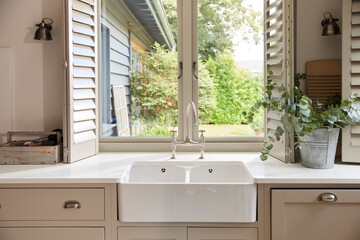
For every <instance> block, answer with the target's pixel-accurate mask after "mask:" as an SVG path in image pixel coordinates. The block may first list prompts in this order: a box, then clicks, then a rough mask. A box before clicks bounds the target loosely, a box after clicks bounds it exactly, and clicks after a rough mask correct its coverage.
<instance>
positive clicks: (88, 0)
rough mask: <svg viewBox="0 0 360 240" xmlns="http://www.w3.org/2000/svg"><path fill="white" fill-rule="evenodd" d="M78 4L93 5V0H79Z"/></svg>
mask: <svg viewBox="0 0 360 240" xmlns="http://www.w3.org/2000/svg"><path fill="white" fill-rule="evenodd" d="M80 2H84V3H87V4H89V5H94V0H80Z"/></svg>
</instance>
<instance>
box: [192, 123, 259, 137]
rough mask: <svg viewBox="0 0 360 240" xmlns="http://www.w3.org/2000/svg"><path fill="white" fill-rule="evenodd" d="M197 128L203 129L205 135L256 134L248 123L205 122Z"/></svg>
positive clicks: (235, 135)
mask: <svg viewBox="0 0 360 240" xmlns="http://www.w3.org/2000/svg"><path fill="white" fill-rule="evenodd" d="M199 129H203V130H205V131H206V132H205V136H207V137H224V136H225V137H239V136H241V137H243V136H256V134H255V132H254V130H252V129H251V127H250V126H249V125H225V124H224V125H221V124H218V125H215V124H207V125H201V126H199Z"/></svg>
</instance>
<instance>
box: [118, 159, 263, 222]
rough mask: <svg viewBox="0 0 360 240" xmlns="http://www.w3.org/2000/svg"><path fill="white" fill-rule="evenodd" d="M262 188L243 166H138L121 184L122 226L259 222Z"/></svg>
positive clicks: (193, 163) (171, 163)
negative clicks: (154, 223) (158, 223)
mask: <svg viewBox="0 0 360 240" xmlns="http://www.w3.org/2000/svg"><path fill="white" fill-rule="evenodd" d="M256 196H257V188H256V184H254V181H253V179H252V177H251V175H250V174H249V173H248V171H247V169H246V168H245V166H244V165H243V163H241V162H223V161H221V162H209V161H191V162H185V161H184V162H179V161H159V162H135V163H133V165H132V166H131V167H130V168H129V170H128V171H127V172H126V173H125V175H124V176H123V179H122V181H121V183H120V184H119V218H120V221H122V222H255V221H256Z"/></svg>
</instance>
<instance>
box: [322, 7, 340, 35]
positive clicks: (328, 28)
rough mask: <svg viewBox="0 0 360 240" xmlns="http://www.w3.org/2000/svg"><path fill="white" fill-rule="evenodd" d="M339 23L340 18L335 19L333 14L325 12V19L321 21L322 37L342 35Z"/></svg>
mask: <svg viewBox="0 0 360 240" xmlns="http://www.w3.org/2000/svg"><path fill="white" fill-rule="evenodd" d="M337 21H339V19H338V18H333V16H332V15H331V13H329V12H325V13H324V19H323V20H322V21H321V26H323V30H322V34H321V36H332V35H338V34H341V32H340V27H339V25H338V24H337V23H336V22H337Z"/></svg>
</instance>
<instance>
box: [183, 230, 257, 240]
mask: <svg viewBox="0 0 360 240" xmlns="http://www.w3.org/2000/svg"><path fill="white" fill-rule="evenodd" d="M203 239H206V240H234V239H241V240H257V229H256V228H189V230H188V240H203Z"/></svg>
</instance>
